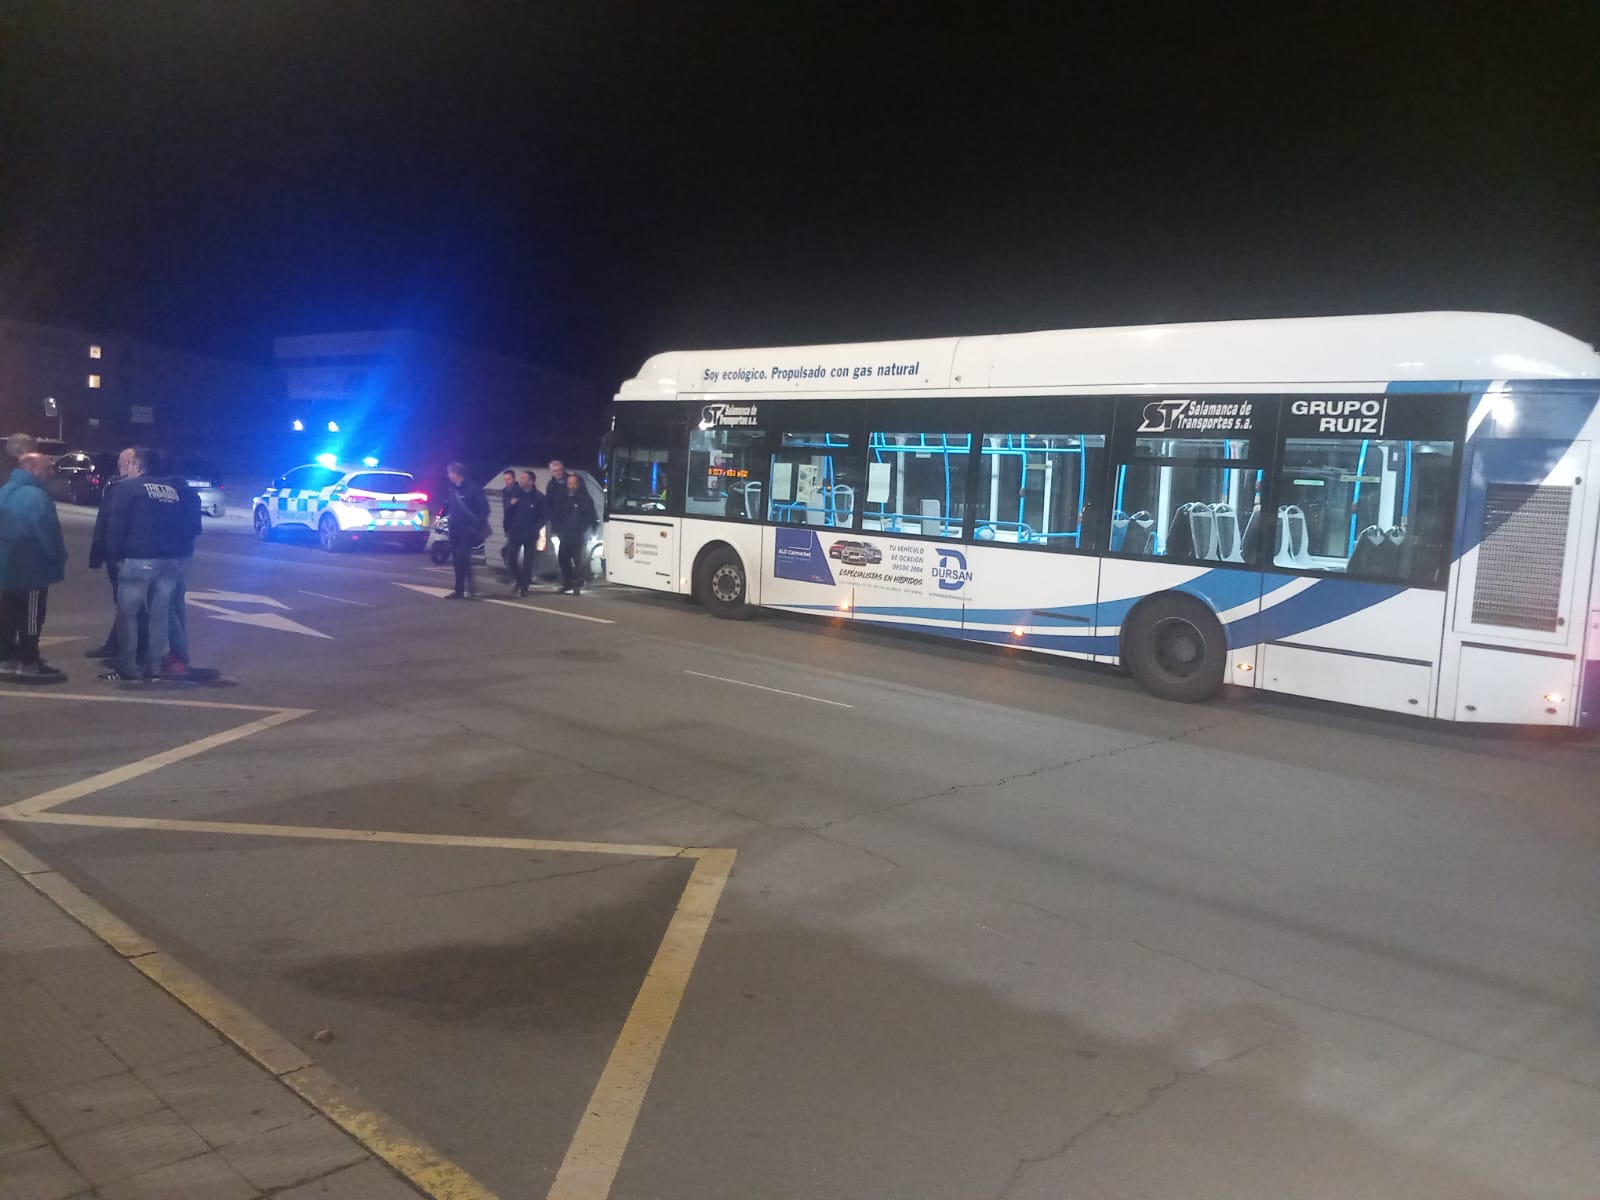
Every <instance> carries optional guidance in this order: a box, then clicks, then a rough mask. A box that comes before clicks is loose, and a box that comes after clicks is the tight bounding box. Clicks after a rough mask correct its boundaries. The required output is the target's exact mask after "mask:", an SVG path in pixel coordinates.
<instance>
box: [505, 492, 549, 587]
mask: <svg viewBox="0 0 1600 1200" xmlns="http://www.w3.org/2000/svg"><path fill="white" fill-rule="evenodd" d="M518 491H519V493H520V495H519V498H518V500H517V508H516V512H515V513H514V514H513V515H512V517H511V518H510V520H508V521H507V522H506V561H507V563H508V564H509V565H510V566H511V568H512V578H511V588H512V591H513V592H515V593H516V594H517V595H518V596H526V595H527V594H528V589H529V588H530V587H531V586H533V566H534V562H535V560H536V559H537V558H538V556H539V555H540V554H541V553H543V552H544V547H545V525H546V523H547V521H548V519H549V518H548V515H547V510H546V508H545V500H544V497H543V496H541V495H540V494H539V485H538V483H537V482H536V481H535V480H534V477H533V472H532V471H524V472H523V473H522V475H521V477H520V479H519V480H518Z"/></svg>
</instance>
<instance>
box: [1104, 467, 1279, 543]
mask: <svg viewBox="0 0 1600 1200" xmlns="http://www.w3.org/2000/svg"><path fill="white" fill-rule="evenodd" d="M1249 459H1250V442H1249V440H1248V439H1246V438H1229V437H1141V438H1137V439H1135V441H1134V446H1133V456H1132V458H1131V459H1129V460H1128V461H1126V462H1121V463H1118V464H1117V467H1116V472H1115V474H1114V476H1113V478H1112V497H1111V507H1112V512H1111V542H1110V546H1109V547H1108V548H1109V549H1110V551H1111V552H1112V553H1113V554H1130V555H1137V556H1140V557H1144V558H1165V559H1169V560H1171V561H1173V562H1188V563H1206V562H1217V563H1238V564H1240V565H1247V564H1259V563H1260V562H1261V561H1262V559H1263V557H1264V555H1263V552H1262V549H1261V530H1262V525H1261V513H1260V504H1261V485H1262V482H1263V480H1262V474H1263V473H1262V471H1261V470H1260V469H1259V468H1257V467H1255V466H1254V465H1252V464H1251V462H1250V461H1249Z"/></svg>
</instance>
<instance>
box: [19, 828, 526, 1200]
mask: <svg viewBox="0 0 1600 1200" xmlns="http://www.w3.org/2000/svg"><path fill="white" fill-rule="evenodd" d="M0 862H4V863H5V864H6V865H7V866H9V867H10V868H11V869H12V870H14V871H16V872H17V873H18V874H19V875H21V876H22V878H24V879H26V880H27V881H28V882H29V883H30V884H32V885H33V886H34V887H35V888H37V889H38V890H39V891H40V892H42V893H43V894H44V895H46V896H48V897H49V898H50V899H51V900H53V901H54V902H55V903H56V904H57V905H58V906H60V907H61V908H62V910H63V911H65V912H66V913H67V914H68V915H69V916H71V917H72V918H73V919H74V920H76V921H77V922H78V923H79V924H81V925H83V926H84V928H86V929H88V930H89V932H90V933H93V934H94V935H95V936H96V937H98V938H100V939H101V940H102V941H104V942H105V943H106V944H107V945H108V946H110V947H111V949H112V950H114V951H115V952H116V953H117V954H119V955H121V956H122V957H123V958H125V959H126V960H127V961H128V962H129V963H130V964H131V965H133V966H134V967H137V968H138V969H139V971H140V972H142V973H143V974H144V975H145V976H146V977H147V978H148V979H149V980H150V981H151V982H153V983H154V984H156V986H158V987H160V988H161V989H162V990H163V991H165V992H166V993H167V994H168V995H170V996H171V997H172V998H173V999H175V1000H177V1001H178V1003H180V1004H182V1005H183V1006H184V1007H185V1008H187V1009H188V1010H189V1011H190V1012H192V1013H194V1014H195V1016H197V1017H199V1018H200V1019H201V1020H202V1021H204V1022H205V1023H206V1024H208V1025H210V1026H211V1027H212V1028H213V1029H215V1030H216V1031H217V1032H218V1033H220V1034H222V1036H223V1037H225V1038H227V1039H228V1040H229V1041H230V1042H232V1043H233V1044H234V1045H235V1046H237V1047H238V1048H239V1049H240V1050H242V1051H244V1053H245V1054H247V1055H249V1056H250V1057H251V1058H252V1059H254V1060H255V1061H256V1062H257V1063H259V1064H260V1065H261V1066H262V1067H263V1068H265V1069H266V1070H267V1071H269V1072H271V1074H272V1075H273V1076H275V1077H276V1078H277V1079H278V1080H279V1081H281V1082H282V1083H283V1084H285V1085H286V1086H287V1087H290V1088H292V1089H293V1090H294V1091H295V1092H296V1093H298V1094H299V1095H300V1096H301V1097H302V1098H303V1099H305V1101H306V1102H307V1103H308V1104H311V1105H312V1106H313V1107H315V1108H317V1109H318V1111H320V1112H321V1113H322V1114H323V1115H324V1116H326V1117H327V1118H328V1119H329V1120H331V1121H333V1122H334V1123H335V1124H336V1125H338V1126H339V1127H340V1128H342V1129H343V1130H344V1131H345V1132H346V1133H348V1134H350V1136H351V1137H353V1138H355V1140H356V1141H357V1142H359V1143H360V1144H361V1145H362V1146H364V1147H365V1148H366V1149H367V1150H369V1151H371V1152H372V1153H373V1154H375V1155H376V1156H377V1157H379V1158H381V1159H383V1161H385V1162H387V1163H388V1164H389V1165H390V1166H391V1167H393V1168H394V1169H395V1170H396V1171H398V1172H400V1174H401V1175H403V1176H405V1178H407V1179H409V1180H410V1181H411V1182H412V1183H413V1184H415V1185H416V1186H417V1187H419V1188H421V1189H422V1190H423V1192H424V1194H426V1195H428V1196H432V1197H434V1200H495V1195H494V1193H493V1192H491V1191H489V1189H488V1188H486V1187H484V1186H483V1185H482V1184H481V1183H479V1182H478V1181H477V1180H476V1179H474V1178H472V1176H470V1175H468V1174H467V1173H466V1172H465V1171H463V1170H462V1169H461V1168H460V1167H458V1166H456V1165H455V1164H454V1163H452V1162H450V1161H449V1160H448V1159H446V1158H444V1157H443V1156H442V1155H440V1154H439V1153H438V1152H437V1151H435V1150H434V1149H433V1148H432V1147H431V1146H429V1145H428V1144H427V1143H426V1142H424V1141H423V1140H422V1139H421V1138H419V1137H417V1136H416V1135H415V1134H413V1133H411V1132H409V1131H408V1130H407V1129H405V1128H404V1127H403V1126H401V1125H400V1124H398V1123H397V1122H395V1121H393V1120H392V1119H390V1118H389V1117H387V1116H385V1115H384V1114H382V1113H380V1112H378V1111H376V1110H375V1109H372V1108H370V1107H368V1106H366V1105H363V1104H361V1103H359V1102H358V1101H357V1100H356V1099H355V1098H354V1094H353V1093H352V1092H351V1091H350V1090H349V1089H348V1088H346V1087H344V1086H343V1085H341V1084H339V1083H338V1082H337V1081H336V1080H335V1079H334V1078H333V1077H332V1076H331V1075H329V1074H328V1073H327V1072H326V1071H324V1070H322V1068H320V1067H317V1066H314V1065H313V1064H312V1062H311V1060H310V1059H309V1058H307V1057H306V1055H305V1054H304V1053H303V1052H302V1051H301V1050H300V1048H299V1047H298V1046H296V1045H294V1044H293V1043H292V1042H290V1041H288V1040H287V1039H286V1038H283V1037H281V1036H280V1035H279V1034H277V1033H276V1032H274V1031H273V1030H272V1029H271V1028H269V1027H268V1026H267V1025H266V1024H264V1023H263V1022H262V1021H260V1020H259V1019H258V1018H256V1017H254V1016H252V1015H251V1014H250V1013H248V1012H246V1011H245V1010H244V1009H242V1008H240V1007H239V1006H238V1005H237V1004H235V1003H234V1002H233V1001H232V1000H230V999H229V998H228V997H227V996H225V995H223V994H222V993H221V992H219V991H218V990H217V989H216V988H214V987H212V986H211V985H210V984H209V983H207V982H206V981H205V980H203V979H201V978H200V977H199V976H198V975H196V974H195V973H194V972H193V971H191V970H190V969H189V968H188V967H186V966H184V965H183V964H182V963H180V962H178V961H177V960H175V959H173V958H171V957H170V956H168V955H166V954H164V953H162V952H161V951H159V950H157V949H156V948H155V947H154V946H153V945H152V944H151V943H150V942H148V941H146V940H145V939H144V938H143V937H142V936H140V935H139V934H138V933H137V932H136V931H135V930H133V929H132V928H131V927H130V926H128V925H127V924H126V923H124V922H123V921H122V919H121V918H119V917H118V916H116V914H114V913H112V912H111V911H110V910H109V909H107V908H106V907H105V906H104V905H102V904H101V903H100V902H99V901H97V900H95V899H93V898H92V897H90V896H89V895H88V894H86V893H85V892H83V891H82V890H81V889H79V888H78V887H77V886H75V885H74V884H73V883H71V882H70V881H68V880H66V879H64V878H62V877H61V876H60V875H57V874H56V873H55V872H53V871H50V870H49V869H44V870H40V869H39V868H41V867H43V865H44V864H42V863H41V862H40V861H39V859H37V858H35V857H34V856H33V855H32V854H29V853H28V852H27V851H26V850H24V849H23V848H22V847H21V846H19V845H17V844H16V843H15V842H13V841H12V840H11V839H10V838H8V837H6V836H5V835H4V834H0Z"/></svg>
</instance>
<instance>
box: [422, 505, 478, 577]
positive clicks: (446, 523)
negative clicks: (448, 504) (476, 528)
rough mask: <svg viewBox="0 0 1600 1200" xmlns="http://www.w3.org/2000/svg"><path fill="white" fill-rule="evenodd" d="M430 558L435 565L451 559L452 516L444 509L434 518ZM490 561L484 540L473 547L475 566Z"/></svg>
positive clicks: (429, 550) (429, 546) (430, 540)
mask: <svg viewBox="0 0 1600 1200" xmlns="http://www.w3.org/2000/svg"><path fill="white" fill-rule="evenodd" d="M428 558H429V560H430V561H432V562H433V563H434V565H435V566H443V565H444V564H445V563H447V562H449V561H450V518H449V517H447V516H445V514H444V512H443V511H442V510H441V511H440V513H439V515H438V516H436V517H434V518H433V532H432V533H430V534H429V535H428ZM488 561H489V550H488V547H487V546H486V545H485V544H484V543H483V542H479V543H478V544H477V545H475V546H473V547H472V562H473V564H474V565H475V566H476V565H481V564H484V563H487V562H488Z"/></svg>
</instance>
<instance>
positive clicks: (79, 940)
mask: <svg viewBox="0 0 1600 1200" xmlns="http://www.w3.org/2000/svg"><path fill="white" fill-rule="evenodd" d="M417 1195H418V1193H417V1192H416V1191H414V1190H413V1189H412V1188H411V1187H410V1186H409V1185H408V1184H407V1183H405V1182H403V1181H402V1180H401V1179H400V1178H399V1176H397V1175H395V1174H394V1173H393V1172H392V1171H391V1170H390V1169H389V1168H388V1167H387V1166H386V1165H385V1164H384V1163H382V1162H380V1161H378V1160H377V1159H375V1158H373V1157H372V1155H371V1154H369V1153H368V1152H367V1151H366V1150H365V1149H364V1148H363V1147H362V1146H360V1145H359V1144H357V1143H356V1142H355V1141H354V1140H352V1139H351V1138H350V1137H349V1136H348V1135H346V1134H345V1133H344V1132H343V1131H342V1130H340V1129H339V1128H337V1127H336V1126H334V1125H333V1124H332V1123H330V1122H329V1121H328V1120H327V1119H326V1118H325V1117H322V1116H320V1115H318V1114H317V1113H316V1112H314V1111H313V1110H312V1109H311V1108H310V1107H309V1106H308V1105H307V1104H306V1103H305V1102H304V1101H302V1100H301V1099H300V1097H299V1096H297V1095H296V1094H295V1093H294V1092H293V1091H292V1090H291V1089H290V1088H289V1087H287V1086H286V1085H285V1084H284V1083H282V1082H280V1081H279V1080H278V1079H277V1078H275V1077H274V1076H273V1075H272V1074H271V1073H270V1072H268V1071H267V1070H265V1069H263V1068H262V1067H261V1066H259V1065H257V1064H256V1063H255V1062H253V1061H251V1060H250V1059H249V1058H247V1057H246V1056H245V1055H244V1054H243V1053H241V1052H240V1051H239V1050H238V1049H237V1048H235V1047H234V1046H233V1045H232V1044H231V1043H229V1042H228V1041H226V1040H225V1039H224V1038H223V1037H221V1036H220V1035H219V1034H218V1033H217V1032H216V1031H215V1030H214V1029H212V1028H211V1026H209V1025H207V1024H206V1023H205V1022H203V1021H201V1020H200V1019H199V1018H198V1017H196V1016H195V1015H194V1014H193V1013H191V1012H190V1011H189V1010H188V1009H186V1008H185V1007H184V1006H183V1005H182V1004H180V1003H179V1002H178V1001H177V1000H175V999H174V998H173V997H172V996H170V995H168V994H167V993H166V992H165V991H163V990H162V989H161V988H159V987H157V986H156V985H155V984H154V983H152V982H151V981H150V980H149V979H147V978H145V976H144V974H142V973H141V972H140V971H139V970H138V969H137V968H136V967H135V966H133V964H132V963H130V962H129V961H127V960H126V959H125V958H124V957H123V956H122V955H119V954H117V953H115V952H114V951H112V950H111V949H110V948H109V947H108V946H107V945H105V944H104V943H103V942H102V941H100V939H99V938H97V937H95V936H94V935H93V934H92V933H90V932H89V930H88V929H86V928H85V927H84V926H83V925H81V924H79V923H78V921H76V920H74V919H73V918H72V917H69V916H68V915H67V914H66V913H65V912H63V911H62V909H61V908H59V907H57V905H56V904H55V903H54V902H53V901H52V900H51V899H49V898H48V897H46V896H45V895H42V894H41V893H40V891H39V890H37V889H36V888H35V887H34V886H33V885H32V884H30V883H29V882H27V880H26V879H24V878H23V877H22V876H20V875H18V874H17V873H16V872H15V871H13V870H12V869H11V868H10V867H8V866H5V865H3V864H0V1200H69V1198H72V1200H77V1198H84V1200H88V1198H98V1200H253V1198H255V1197H262V1196H271V1197H279V1198H281V1200H312V1198H313V1197H316V1198H319V1200H416V1197H417Z"/></svg>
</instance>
